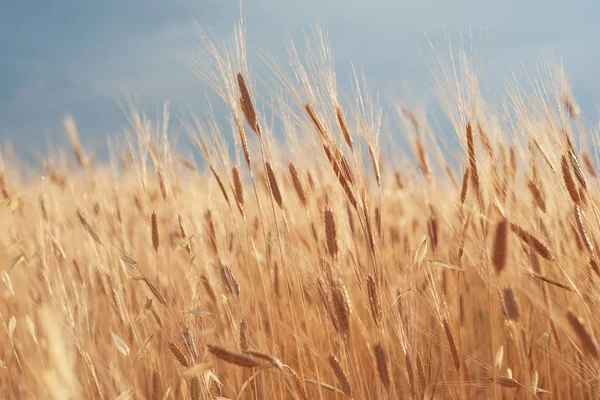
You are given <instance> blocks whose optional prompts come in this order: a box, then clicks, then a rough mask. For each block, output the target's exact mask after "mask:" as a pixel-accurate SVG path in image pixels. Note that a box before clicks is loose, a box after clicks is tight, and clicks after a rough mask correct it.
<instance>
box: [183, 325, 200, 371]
mask: <svg viewBox="0 0 600 400" xmlns="http://www.w3.org/2000/svg"><path fill="white" fill-rule="evenodd" d="M183 340H184V341H185V345H186V346H187V348H188V351H189V352H190V355H191V356H192V362H193V363H194V364H195V363H197V362H198V348H197V347H196V340H195V339H194V333H193V332H192V331H191V329H185V330H184V331H183Z"/></svg>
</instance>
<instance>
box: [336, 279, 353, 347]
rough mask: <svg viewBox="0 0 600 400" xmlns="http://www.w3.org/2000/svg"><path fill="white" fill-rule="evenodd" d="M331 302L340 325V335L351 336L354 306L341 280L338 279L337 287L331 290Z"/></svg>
mask: <svg viewBox="0 0 600 400" xmlns="http://www.w3.org/2000/svg"><path fill="white" fill-rule="evenodd" d="M331 300H332V303H333V309H334V311H335V316H336V319H337V321H338V324H339V328H340V333H341V335H342V336H343V337H344V338H348V335H349V334H350V315H351V314H352V304H351V303H350V296H349V295H348V290H347V289H346V285H345V284H344V282H343V281H342V280H341V279H338V280H337V282H336V283H335V286H333V287H332V288H331Z"/></svg>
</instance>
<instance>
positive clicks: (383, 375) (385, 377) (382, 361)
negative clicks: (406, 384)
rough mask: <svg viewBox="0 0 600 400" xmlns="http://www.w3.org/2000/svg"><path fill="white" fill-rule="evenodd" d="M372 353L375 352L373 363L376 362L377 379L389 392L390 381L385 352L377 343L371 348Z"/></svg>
mask: <svg viewBox="0 0 600 400" xmlns="http://www.w3.org/2000/svg"><path fill="white" fill-rule="evenodd" d="M373 351H374V352H375V361H376V362H377V372H378V373H379V379H380V380H381V383H383V386H385V388H386V389H387V390H389V389H390V385H391V381H390V373H389V370H388V364H387V356H386V352H385V350H384V349H383V346H382V345H381V343H377V344H376V345H375V346H374V347H373Z"/></svg>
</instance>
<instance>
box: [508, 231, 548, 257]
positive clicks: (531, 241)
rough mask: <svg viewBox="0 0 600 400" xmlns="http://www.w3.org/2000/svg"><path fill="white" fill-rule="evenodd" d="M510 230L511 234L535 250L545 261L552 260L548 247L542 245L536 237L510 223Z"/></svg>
mask: <svg viewBox="0 0 600 400" xmlns="http://www.w3.org/2000/svg"><path fill="white" fill-rule="evenodd" d="M510 230H511V231H513V233H514V234H515V235H517V236H518V237H519V239H521V240H522V241H523V242H524V243H526V244H527V245H529V246H530V247H531V248H532V249H533V250H535V251H536V252H537V253H538V254H539V255H540V256H542V257H544V258H545V259H546V260H553V257H552V253H551V252H550V249H549V248H548V246H546V245H545V244H544V243H542V241H540V240H539V239H538V238H537V237H535V236H534V235H532V234H531V233H529V232H527V231H526V230H525V229H523V228H521V227H520V226H519V225H517V224H515V223H513V222H510Z"/></svg>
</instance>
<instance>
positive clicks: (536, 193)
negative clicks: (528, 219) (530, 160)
mask: <svg viewBox="0 0 600 400" xmlns="http://www.w3.org/2000/svg"><path fill="white" fill-rule="evenodd" d="M527 187H528V188H529V191H530V192H531V196H532V197H533V200H534V201H535V204H536V205H537V206H538V208H539V209H540V210H542V212H544V213H545V212H546V201H545V200H544V195H543V194H542V192H541V191H540V189H539V187H538V186H537V185H536V184H535V182H534V181H533V180H530V181H528V182H527Z"/></svg>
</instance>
